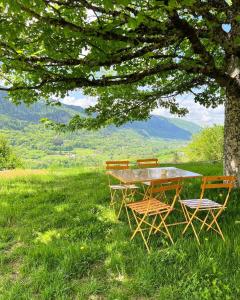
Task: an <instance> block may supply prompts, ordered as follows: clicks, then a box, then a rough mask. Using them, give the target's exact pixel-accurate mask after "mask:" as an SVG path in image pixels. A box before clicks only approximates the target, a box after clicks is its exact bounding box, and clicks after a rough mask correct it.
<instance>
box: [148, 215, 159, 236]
mask: <svg viewBox="0 0 240 300" xmlns="http://www.w3.org/2000/svg"><path fill="white" fill-rule="evenodd" d="M157 216H158V215H156V216H155V217H154V219H153V222H152V226H151V228H150V230H149V233H148V237H147V241H148V240H149V238H150V235H151V234H152V231H153V228H154V227H155V222H156V219H157Z"/></svg>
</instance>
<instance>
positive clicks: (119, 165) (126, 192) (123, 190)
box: [106, 160, 138, 225]
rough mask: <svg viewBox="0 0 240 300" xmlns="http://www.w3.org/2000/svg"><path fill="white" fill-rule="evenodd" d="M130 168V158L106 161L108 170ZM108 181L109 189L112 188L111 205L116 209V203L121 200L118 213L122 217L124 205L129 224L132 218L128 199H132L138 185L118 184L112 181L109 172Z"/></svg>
mask: <svg viewBox="0 0 240 300" xmlns="http://www.w3.org/2000/svg"><path fill="white" fill-rule="evenodd" d="M126 169H129V161H128V160H122V161H121V160H114V161H106V170H126ZM108 182H109V189H110V195H111V200H110V206H113V208H114V209H115V203H116V202H120V209H119V211H118V213H117V217H118V218H119V217H120V214H121V211H122V208H123V206H124V207H125V209H126V213H127V217H128V222H129V225H131V223H130V219H129V214H128V211H127V208H126V203H127V201H132V200H133V197H134V195H135V192H136V189H138V187H137V186H136V185H135V184H122V183H121V182H119V183H118V184H113V183H111V178H110V175H109V174H108Z"/></svg>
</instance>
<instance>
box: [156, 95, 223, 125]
mask: <svg viewBox="0 0 240 300" xmlns="http://www.w3.org/2000/svg"><path fill="white" fill-rule="evenodd" d="M177 100H178V102H179V104H180V106H182V107H186V108H187V109H188V110H189V113H188V114H187V115H186V116H185V117H184V118H183V119H184V120H188V121H191V122H194V123H197V124H199V125H200V126H202V127H205V126H210V125H213V124H223V122H224V106H223V105H220V106H218V107H217V108H215V109H212V108H205V107H204V106H202V105H200V104H199V103H195V102H194V101H193V97H192V96H191V95H186V96H182V97H178V99H177ZM153 114H155V115H161V116H164V117H170V118H171V117H174V116H173V115H171V114H170V113H169V111H168V110H167V109H163V108H158V109H155V110H154V111H153Z"/></svg>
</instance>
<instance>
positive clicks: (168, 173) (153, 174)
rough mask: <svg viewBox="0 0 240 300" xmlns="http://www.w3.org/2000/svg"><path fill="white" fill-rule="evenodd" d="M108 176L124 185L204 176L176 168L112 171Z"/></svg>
mask: <svg viewBox="0 0 240 300" xmlns="http://www.w3.org/2000/svg"><path fill="white" fill-rule="evenodd" d="M108 174H109V175H111V176H112V177H114V178H116V179H118V180H119V181H121V182H122V183H124V184H131V183H141V182H149V181H152V180H154V179H170V178H176V177H181V178H183V179H184V178H186V179H187V178H198V177H202V176H203V175H202V174H198V173H194V172H190V171H186V170H183V169H178V168H175V167H161V168H144V169H125V170H111V171H108Z"/></svg>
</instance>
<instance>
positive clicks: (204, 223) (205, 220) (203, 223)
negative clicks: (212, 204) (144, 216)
mask: <svg viewBox="0 0 240 300" xmlns="http://www.w3.org/2000/svg"><path fill="white" fill-rule="evenodd" d="M208 216H209V212H208V213H207V215H206V217H205V218H204V220H203V222H202V225H201V227H200V230H199V232H198V234H200V232H201V231H202V229H203V227H204V225H206V222H207V219H208Z"/></svg>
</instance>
